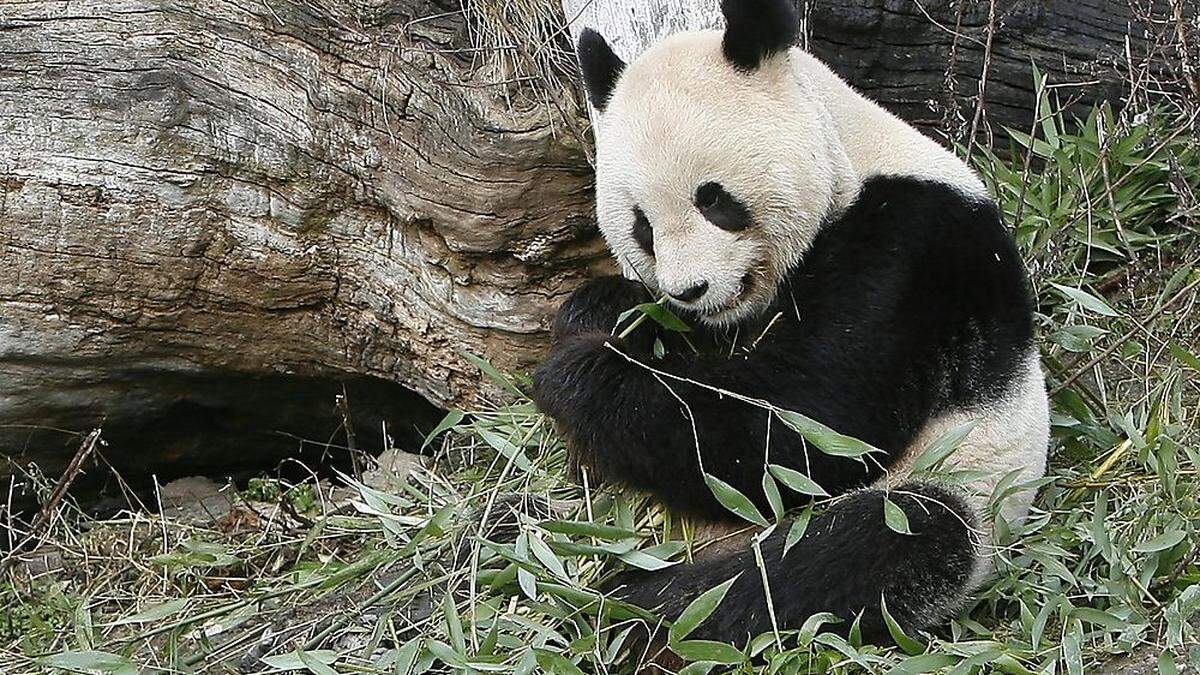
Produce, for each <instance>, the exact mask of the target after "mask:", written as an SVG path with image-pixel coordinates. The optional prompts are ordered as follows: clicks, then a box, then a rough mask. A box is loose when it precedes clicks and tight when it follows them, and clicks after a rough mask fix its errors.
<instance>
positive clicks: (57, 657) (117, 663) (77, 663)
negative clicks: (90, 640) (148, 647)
mask: <svg viewBox="0 0 1200 675" xmlns="http://www.w3.org/2000/svg"><path fill="white" fill-rule="evenodd" d="M38 663H40V664H41V665H43V666H46V667H47V668H59V669H61V670H70V671H73V672H76V673H96V674H97V675H137V672H138V671H137V668H136V667H134V665H133V663H132V662H130V661H129V659H127V658H125V657H124V656H118V655H116V654H110V653H108V652H99V651H82V652H59V653H58V654H51V655H50V656H43V657H42V658H40V659H38Z"/></svg>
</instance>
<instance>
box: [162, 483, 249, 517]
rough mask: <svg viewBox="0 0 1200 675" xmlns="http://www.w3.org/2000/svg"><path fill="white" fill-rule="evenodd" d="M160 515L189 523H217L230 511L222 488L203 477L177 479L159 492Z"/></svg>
mask: <svg viewBox="0 0 1200 675" xmlns="http://www.w3.org/2000/svg"><path fill="white" fill-rule="evenodd" d="M158 493H159V499H160V500H161V501H162V514H163V515H164V516H166V517H168V518H174V519H176V520H181V521H184V522H189V523H205V522H212V521H214V520H218V519H220V518H223V517H224V516H225V515H227V514H228V513H229V511H230V509H231V508H233V501H232V500H231V499H230V498H229V497H228V496H227V495H226V494H225V493H224V492H222V487H221V486H220V485H217V484H216V483H215V482H214V481H212V480H210V479H208V478H205V477H203V476H188V477H186V478H177V479H175V480H173V481H171V482H170V483H167V484H166V485H163V486H162V487H160V488H159V490H158Z"/></svg>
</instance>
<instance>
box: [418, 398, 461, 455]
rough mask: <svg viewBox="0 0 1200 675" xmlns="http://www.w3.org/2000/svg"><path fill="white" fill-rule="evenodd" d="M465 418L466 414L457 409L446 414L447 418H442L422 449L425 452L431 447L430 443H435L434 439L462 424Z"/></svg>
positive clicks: (424, 442) (422, 445)
mask: <svg viewBox="0 0 1200 675" xmlns="http://www.w3.org/2000/svg"><path fill="white" fill-rule="evenodd" d="M464 416H466V413H464V412H463V411H461V410H458V409H457V408H456V409H454V410H451V411H450V412H448V413H446V416H445V417H443V418H442V421H441V422H438V424H437V426H436V427H434V428H433V431H431V432H429V435H428V436H426V437H425V440H424V441H422V443H421V449H422V450H424V449H425V448H426V447H428V446H429V444H430V443H432V442H433V439H435V438H437V437H438V436H441V435H442V434H444V433H446V432H447V431H449V430H450V429H451V428H453V427H454V426H455V425H457V424H458V423H459V422H461V421H462V419H463V417H464Z"/></svg>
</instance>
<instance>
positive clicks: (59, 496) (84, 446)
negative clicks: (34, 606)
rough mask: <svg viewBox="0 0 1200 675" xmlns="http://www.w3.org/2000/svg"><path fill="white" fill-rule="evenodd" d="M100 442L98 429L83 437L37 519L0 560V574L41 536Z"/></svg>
mask: <svg viewBox="0 0 1200 675" xmlns="http://www.w3.org/2000/svg"><path fill="white" fill-rule="evenodd" d="M99 442H100V429H99V428H96V429H93V430H92V431H91V433H89V434H88V435H87V436H85V437H84V439H83V442H82V443H80V444H79V449H78V450H76V451H75V456H74V457H72V458H71V462H70V463H69V464H67V468H66V469H65V470H64V471H63V473H62V475H61V476H60V477H59V479H58V483H57V484H56V485H55V486H54V489H53V490H52V491H51V492H50V496H49V497H47V498H46V503H45V504H43V505H42V508H41V510H40V511H39V512H38V514H37V517H35V518H34V519H33V523H32V524H31V525H30V526H29V531H28V532H27V533H26V534H25V538H24V539H22V540H21V541H20V542H19V543H18V544H17V545H16V546H14V547H13V549H12V550H11V551H9V552H8V555H6V556H4V559H3V560H0V572H4V571H6V570H7V569H8V568H9V567H11V566H12V565H13V563H15V562H16V560H17V556H18V555H19V554H20V552H21V551H22V550H23V549H24V548H25V547H26V546H28V545H29V543H30V542H31V541H33V540H34V539H36V538H37V537H38V536H40V534H41V530H42V528H44V527H45V526H46V525H47V524H48V523H49V522H50V520H51V519H52V518H53V517H54V513H55V511H57V510H58V505H59V504H60V503H61V502H62V500H63V498H64V497H66V495H67V490H69V489H70V487H71V485H72V484H73V483H74V482H75V479H76V478H78V477H79V475H80V474H81V473H83V465H84V463H85V462H87V460H88V458H89V457H91V455H92V452H93V451H94V450H95V449H96V445H97V444H98V443H99Z"/></svg>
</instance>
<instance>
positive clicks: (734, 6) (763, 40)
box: [721, 0, 800, 71]
mask: <svg viewBox="0 0 1200 675" xmlns="http://www.w3.org/2000/svg"><path fill="white" fill-rule="evenodd" d="M721 12H722V13H723V14H724V15H725V39H724V41H723V42H722V43H721V47H722V49H723V50H724V52H725V58H727V59H729V61H730V63H732V64H733V65H734V66H735V67H737V68H740V69H741V70H747V71H751V70H755V69H756V68H758V66H759V65H760V64H761V63H762V62H763V59H766V58H767V57H769V56H771V55H773V54H777V53H779V52H783V51H787V49H788V48H789V47H791V46H792V45H794V44H796V38H797V37H798V36H799V34H800V21H799V17H797V16H796V7H795V6H794V5H793V4H792V2H791V0H721Z"/></svg>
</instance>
